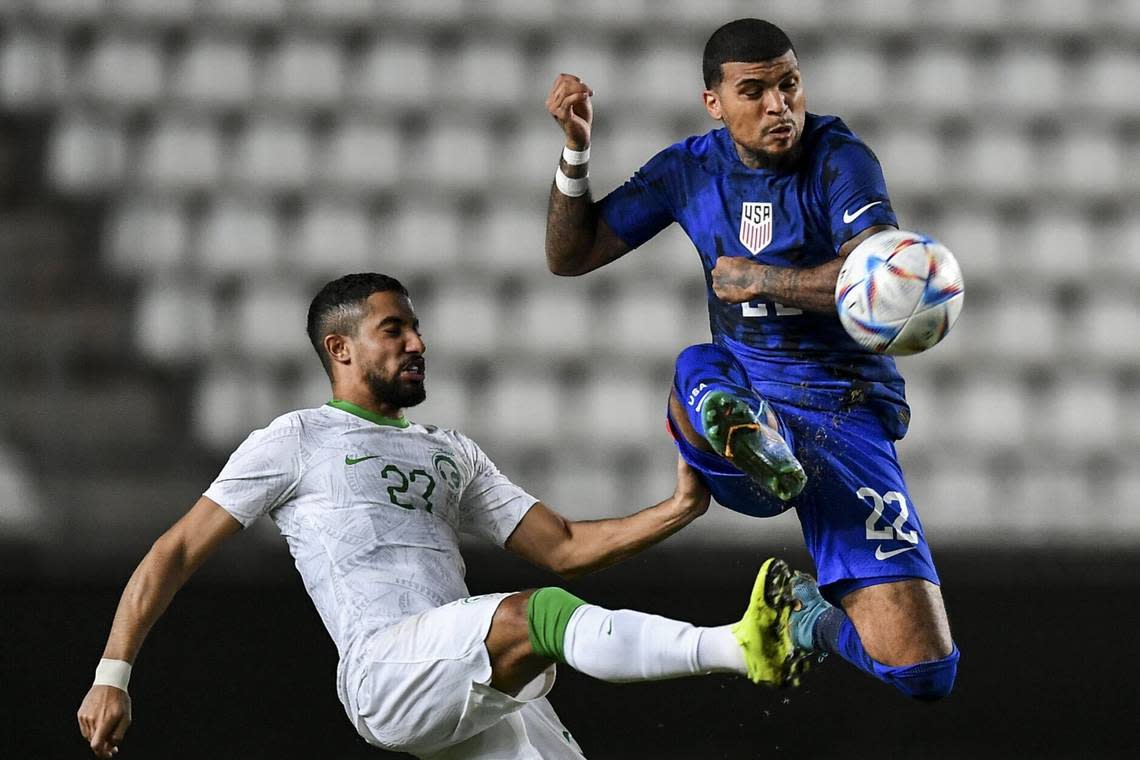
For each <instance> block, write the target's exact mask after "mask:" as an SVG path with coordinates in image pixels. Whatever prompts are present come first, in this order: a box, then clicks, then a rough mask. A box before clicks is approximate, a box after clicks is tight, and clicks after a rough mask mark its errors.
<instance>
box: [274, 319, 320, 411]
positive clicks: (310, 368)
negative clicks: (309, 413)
mask: <svg viewBox="0 0 1140 760" xmlns="http://www.w3.org/2000/svg"><path fill="white" fill-rule="evenodd" d="M307 339H308V336H307V335H306V340H307ZM307 345H309V354H308V356H307V357H306V361H304V362H302V364H301V372H300V375H299V376H298V377H297V378H296V379H295V380H294V381H293V382H291V383H287V384H286V385H285V387H284V388H282V390H281V407H282V408H283V409H313V408H315V407H318V406H322V405H323V404H325V403H326V402H327V401H328V400H329V399H331V398H332V386H331V385H330V384H329V376H328V375H326V374H325V370H324V366H323V365H322V364H321V360H320V359H318V358H317V354H316V352H315V351H313V350H312V345H311V344H307Z"/></svg>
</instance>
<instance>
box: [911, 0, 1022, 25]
mask: <svg viewBox="0 0 1140 760" xmlns="http://www.w3.org/2000/svg"><path fill="white" fill-rule="evenodd" d="M924 15H925V16H926V18H927V20H928V23H930V24H931V25H932V26H933V27H934V28H936V29H944V30H946V31H948V32H954V31H963V32H982V31H997V30H1000V29H1001V28H1002V27H1004V26H1005V25H1007V24H1008V23H1009V15H1008V11H1007V10H1006V7H1005V4H1004V3H978V2H976V0H943V1H942V2H937V3H929V4H928V5H927V6H926V8H925V9H924Z"/></svg>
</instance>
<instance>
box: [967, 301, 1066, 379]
mask: <svg viewBox="0 0 1140 760" xmlns="http://www.w3.org/2000/svg"><path fill="white" fill-rule="evenodd" d="M1026 286H1027V290H1026V291H1024V292H1019V291H1017V290H1014V289H1012V288H1010V289H1007V290H1006V291H1005V292H1003V293H1002V295H1001V298H1000V300H999V301H997V302H996V303H993V304H990V305H988V307H987V308H986V309H985V310H983V309H980V308H979V306H980V304H971V305H970V307H968V308H969V309H970V312H969V319H965V318H963V320H962V324H960V325H959V326H958V328H959V329H961V331H962V332H963V336H962V340H963V342H964V343H965V344H966V346H968V347H969V348H970V350H971V352H973V353H975V354H981V355H987V356H990V357H993V358H994V359H998V360H1001V361H1004V362H1013V361H1048V360H1052V359H1053V358H1054V357H1056V356H1057V349H1058V348H1059V345H1060V315H1059V314H1058V313H1057V309H1056V308H1055V307H1054V306H1053V304H1052V303H1050V302H1049V300H1048V299H1043V298H1041V294H1040V293H1039V292H1034V291H1036V288H1035V287H1033V283H1031V282H1030V283H1026ZM967 298H969V296H967ZM959 329H955V332H958V331H959ZM951 335H953V333H951ZM948 339H949V338H948Z"/></svg>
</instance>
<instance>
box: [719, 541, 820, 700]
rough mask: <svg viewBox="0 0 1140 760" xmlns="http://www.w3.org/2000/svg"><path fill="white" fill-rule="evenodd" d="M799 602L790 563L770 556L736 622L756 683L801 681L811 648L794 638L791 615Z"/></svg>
mask: <svg viewBox="0 0 1140 760" xmlns="http://www.w3.org/2000/svg"><path fill="white" fill-rule="evenodd" d="M796 604H797V602H796V597H795V595H794V594H793V593H792V571H791V569H790V568H789V567H788V564H787V563H786V562H784V561H783V560H781V559H776V558H774V557H773V558H771V559H768V560H766V561H765V562H764V564H763V565H761V566H760V572H759V573H758V574H757V575H756V583H755V584H754V585H753V586H752V598H751V599H750V600H749V601H748V609H747V610H745V612H744V617H743V618H741V620H740V622H738V623H736V624H735V625H733V626H732V633H733V635H734V636H735V637H736V641H737V642H738V643H739V644H740V647H741V649H743V650H744V662H745V664H746V665H747V666H748V678H749V679H750V680H751V681H752V682H753V683H760V684H767V685H769V686H797V685H799V682H800V676H801V675H802V674H803V673H804V672H805V671H806V670H807V667H808V663H809V658H810V651H809V650H804V649H800V648H798V647H797V646H796V645H795V643H794V642H793V641H792V630H791V626H790V618H791V615H792V611H793V610H794V609H795V607H796Z"/></svg>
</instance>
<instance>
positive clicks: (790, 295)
mask: <svg viewBox="0 0 1140 760" xmlns="http://www.w3.org/2000/svg"><path fill="white" fill-rule="evenodd" d="M889 229H893V228H892V227H890V226H888V225H885V224H878V225H875V226H873V227H868V228H867V229H865V230H863V231H862V232H860V233H859V234H858V235H856V236H855V237H853V238H851V239H850V240H848V241H847V242H846V243H844V244H843V246H842V247H841V248H840V249H839V256H838V257H836V258H835V259H833V260H831V261H828V262H827V263H825V264H820V265H819V266H815V267H807V268H804V269H800V268H797V267H778V266H772V265H769V264H758V263H756V262H754V261H750V260H749V259H746V258H743V257H740V256H721V257H720V258H719V259H717V261H716V266H715V267H714V268H713V271H712V278H713V290H714V291H715V292H716V294H717V297H718V298H720V300H722V301H726V302H728V303H744V302H746V301H775V302H777V303H781V304H783V305H785V306H794V307H796V308H798V309H803V310H805V311H819V312H834V311H835V281H836V280H837V279H838V278H839V270H840V269H841V268H842V267H843V260H844V259H845V258H847V255H848V254H849V253H851V252H852V251H853V250H855V248H856V246H858V245H859V244H860V243H862V242H863V241H864V240H866V239H867V238H869V237H870V236H871V235H874V234H875V233H876V232H882V231H883V230H889Z"/></svg>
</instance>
